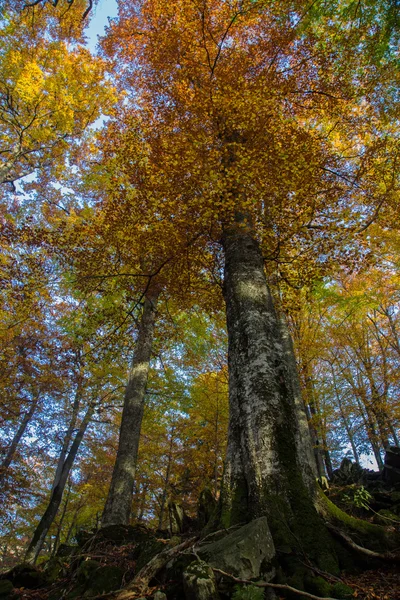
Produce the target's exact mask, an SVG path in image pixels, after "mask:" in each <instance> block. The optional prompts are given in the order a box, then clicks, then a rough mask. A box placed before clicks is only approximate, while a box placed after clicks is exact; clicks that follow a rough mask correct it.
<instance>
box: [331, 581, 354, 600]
mask: <svg viewBox="0 0 400 600" xmlns="http://www.w3.org/2000/svg"><path fill="white" fill-rule="evenodd" d="M331 595H332V596H333V597H334V598H338V599H339V600H348V599H349V598H353V596H354V592H353V590H352V589H351V588H350V587H349V586H348V585H346V584H344V583H340V582H338V583H335V584H334V585H333V586H332V591H331Z"/></svg>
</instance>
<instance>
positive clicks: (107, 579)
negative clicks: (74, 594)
mask: <svg viewBox="0 0 400 600" xmlns="http://www.w3.org/2000/svg"><path fill="white" fill-rule="evenodd" d="M123 575H124V574H123V572H122V570H121V569H119V568H118V567H114V566H105V567H100V568H99V569H97V570H96V571H94V572H93V574H92V576H91V577H90V579H89V580H88V582H87V585H86V589H85V592H84V594H83V595H84V596H85V597H92V596H98V595H100V594H108V593H109V592H112V591H114V590H119V588H120V587H121V584H122V578H123Z"/></svg>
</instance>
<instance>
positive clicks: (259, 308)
mask: <svg viewBox="0 0 400 600" xmlns="http://www.w3.org/2000/svg"><path fill="white" fill-rule="evenodd" d="M222 243H223V248H224V250H225V284H224V295H225V301H226V311H227V327H228V366H229V402H230V421H229V430H228V448H227V458H226V464H225V474H224V481H223V491H222V522H223V524H225V525H230V524H232V523H233V522H238V521H247V520H249V519H252V518H256V517H258V516H261V515H265V514H267V515H274V514H275V513H276V511H277V510H278V511H281V509H283V511H285V510H286V509H287V512H288V513H290V512H292V510H293V504H295V502H294V501H295V497H294V495H295V496H296V499H297V501H298V502H299V503H300V502H305V503H307V504H308V508H310V507H312V505H313V496H314V493H315V461H314V458H313V453H312V448H311V441H310V435H309V431H308V424H307V419H306V416H305V412H304V405H303V401H302V398H301V395H300V384H299V379H298V375H297V370H296V362H295V358H294V353H293V347H292V343H291V340H290V336H289V335H288V333H287V328H285V327H284V328H282V325H281V323H280V321H279V319H278V317H277V315H276V312H275V309H274V306H273V301H272V298H271V294H270V292H269V289H268V286H267V282H266V277H265V273H264V265H263V259H262V256H261V252H260V249H259V245H258V243H257V241H256V240H255V239H254V236H253V233H252V231H251V229H250V228H249V227H248V226H247V225H246V223H245V220H242V222H240V217H238V222H237V223H236V224H235V225H234V226H232V227H230V228H229V229H226V230H225V232H224V234H223V239H222ZM294 489H296V492H295V493H294ZM293 494H294V495H293ZM292 501H293V503H292ZM283 507H284V508H283ZM310 510H312V508H311V509H310Z"/></svg>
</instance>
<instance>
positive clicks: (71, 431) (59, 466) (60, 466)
mask: <svg viewBox="0 0 400 600" xmlns="http://www.w3.org/2000/svg"><path fill="white" fill-rule="evenodd" d="M82 383H83V378H82V376H81V374H79V377H78V383H77V387H76V391H75V397H74V402H73V405H72V414H71V419H70V422H69V425H68V429H67V431H66V432H65V435H64V439H63V443H62V447H61V452H60V456H59V458H58V463H57V467H56V473H55V475H54V481H53V487H52V489H53V490H54V488H55V487H56V486H57V484H58V482H59V481H60V477H61V473H62V470H63V466H64V463H65V458H66V456H67V453H68V448H69V446H70V443H71V440H72V436H73V434H74V430H75V427H76V422H77V420H78V415H79V408H80V405H81V400H82V392H83V386H82Z"/></svg>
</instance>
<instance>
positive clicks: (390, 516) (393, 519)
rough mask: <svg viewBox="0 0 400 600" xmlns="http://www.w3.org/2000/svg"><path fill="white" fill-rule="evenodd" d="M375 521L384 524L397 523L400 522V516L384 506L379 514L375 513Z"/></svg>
mask: <svg viewBox="0 0 400 600" xmlns="http://www.w3.org/2000/svg"><path fill="white" fill-rule="evenodd" d="M374 523H377V524H378V525H383V526H387V525H395V524H396V523H398V524H400V516H398V515H396V514H395V513H394V512H392V511H390V510H387V509H385V508H382V509H381V510H380V511H379V512H378V514H376V515H374Z"/></svg>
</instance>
